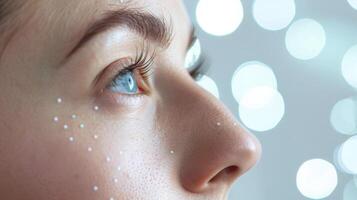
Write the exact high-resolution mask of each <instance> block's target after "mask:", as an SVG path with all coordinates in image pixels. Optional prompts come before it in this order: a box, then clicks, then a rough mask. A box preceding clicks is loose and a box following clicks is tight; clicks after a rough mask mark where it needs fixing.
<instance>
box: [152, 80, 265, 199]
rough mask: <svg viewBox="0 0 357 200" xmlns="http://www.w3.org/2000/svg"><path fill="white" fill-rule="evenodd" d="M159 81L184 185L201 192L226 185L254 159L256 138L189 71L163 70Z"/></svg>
mask: <svg viewBox="0 0 357 200" xmlns="http://www.w3.org/2000/svg"><path fill="white" fill-rule="evenodd" d="M170 74H171V76H170ZM165 83H166V84H165ZM158 84H159V85H160V88H159V89H158V90H159V91H161V94H160V95H161V98H162V101H161V102H162V105H161V109H160V110H161V112H162V115H163V116H165V119H166V120H167V119H170V120H169V122H168V123H172V124H173V125H172V126H167V130H166V131H167V132H169V133H168V134H169V135H170V137H172V140H173V141H174V142H175V143H180V146H179V147H177V148H180V149H178V150H177V151H178V152H180V153H181V158H180V159H181V161H180V162H179V165H180V166H179V169H180V171H179V174H180V181H181V184H182V185H183V186H184V188H186V189H187V190H189V191H191V192H201V191H205V189H208V188H210V187H217V186H218V185H221V186H222V185H230V184H231V183H232V182H233V181H234V180H235V179H236V178H237V177H238V176H240V175H241V174H243V173H244V172H246V171H247V170H248V169H249V168H251V167H252V166H253V165H254V164H255V163H256V161H257V159H258V158H259V156H260V144H259V142H258V141H257V140H256V138H255V137H254V136H252V135H251V134H250V133H249V132H248V131H247V130H246V129H244V128H243V127H241V126H240V125H239V123H238V122H237V121H236V120H235V118H234V116H233V115H232V114H231V112H229V110H228V109H227V108H226V107H225V106H224V105H223V104H222V103H221V102H220V101H219V100H217V99H216V98H215V97H214V96H212V95H210V94H209V93H207V92H206V91H204V90H203V89H202V88H200V87H199V86H198V85H197V84H195V83H194V82H193V81H192V80H190V77H188V76H184V75H182V76H181V75H177V74H176V75H175V76H174V73H166V75H165V76H164V77H163V79H161V83H158ZM173 127H174V128H173ZM213 183H215V184H213ZM217 183H221V184H217Z"/></svg>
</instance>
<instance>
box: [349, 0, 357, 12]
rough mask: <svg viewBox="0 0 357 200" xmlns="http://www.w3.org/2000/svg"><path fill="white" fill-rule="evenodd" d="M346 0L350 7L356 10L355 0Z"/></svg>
mask: <svg viewBox="0 0 357 200" xmlns="http://www.w3.org/2000/svg"><path fill="white" fill-rule="evenodd" d="M347 1H348V3H349V4H350V5H351V6H352V8H354V9H356V10H357V0H347Z"/></svg>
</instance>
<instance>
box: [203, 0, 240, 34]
mask: <svg viewBox="0 0 357 200" xmlns="http://www.w3.org/2000/svg"><path fill="white" fill-rule="evenodd" d="M196 18H197V22H198V24H199V26H200V27H201V28H202V30H204V31H205V32H206V33H208V34H211V35H215V36H225V35H229V34H231V33H233V32H234V31H235V30H237V28H238V27H239V25H240V24H241V22H242V20H243V6H242V3H241V2H240V0H200V1H199V2H198V4H197V8H196Z"/></svg>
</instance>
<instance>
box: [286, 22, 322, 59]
mask: <svg viewBox="0 0 357 200" xmlns="http://www.w3.org/2000/svg"><path fill="white" fill-rule="evenodd" d="M325 43H326V34H325V30H324V28H323V27H322V25H321V24H319V23H318V22H317V21H315V20H313V19H300V20H298V21H295V22H294V23H293V24H292V25H291V26H290V27H289V29H288V31H287V32H286V37H285V45H286V48H287V50H288V51H289V53H290V54H291V55H292V56H293V57H295V58H297V59H301V60H309V59H312V58H315V57H317V56H318V55H319V54H320V53H321V51H322V49H323V48H324V47H325Z"/></svg>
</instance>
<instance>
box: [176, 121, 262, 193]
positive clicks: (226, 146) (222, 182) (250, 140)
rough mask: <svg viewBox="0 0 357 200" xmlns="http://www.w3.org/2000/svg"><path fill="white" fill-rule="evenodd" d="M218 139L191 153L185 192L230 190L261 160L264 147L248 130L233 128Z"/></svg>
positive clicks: (184, 174) (185, 176) (207, 139)
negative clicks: (237, 180)
mask: <svg viewBox="0 0 357 200" xmlns="http://www.w3.org/2000/svg"><path fill="white" fill-rule="evenodd" d="M229 130H230V131H229V133H228V132H227V131H228V130H224V133H222V135H220V137H219V138H216V137H213V138H212V140H210V139H209V138H206V139H205V144H203V145H202V143H201V146H200V147H196V150H195V151H194V152H191V156H190V158H189V160H190V162H186V163H190V164H189V165H186V166H185V168H184V171H183V173H182V176H181V178H182V183H183V185H184V186H185V188H186V189H187V190H189V191H191V192H194V193H202V192H204V191H211V190H212V189H213V188H216V189H217V187H229V186H231V184H232V183H233V182H234V181H235V180H236V179H237V178H238V177H240V176H242V175H243V174H244V173H246V172H247V171H248V170H249V169H251V168H252V167H253V166H254V165H255V164H256V163H257V161H258V160H259V159H260V156H261V144H260V142H259V141H258V140H257V138H256V137H255V136H254V135H252V134H251V133H249V132H248V131H247V130H246V129H244V128H242V127H239V126H234V127H233V126H231V127H230V128H229Z"/></svg>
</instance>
